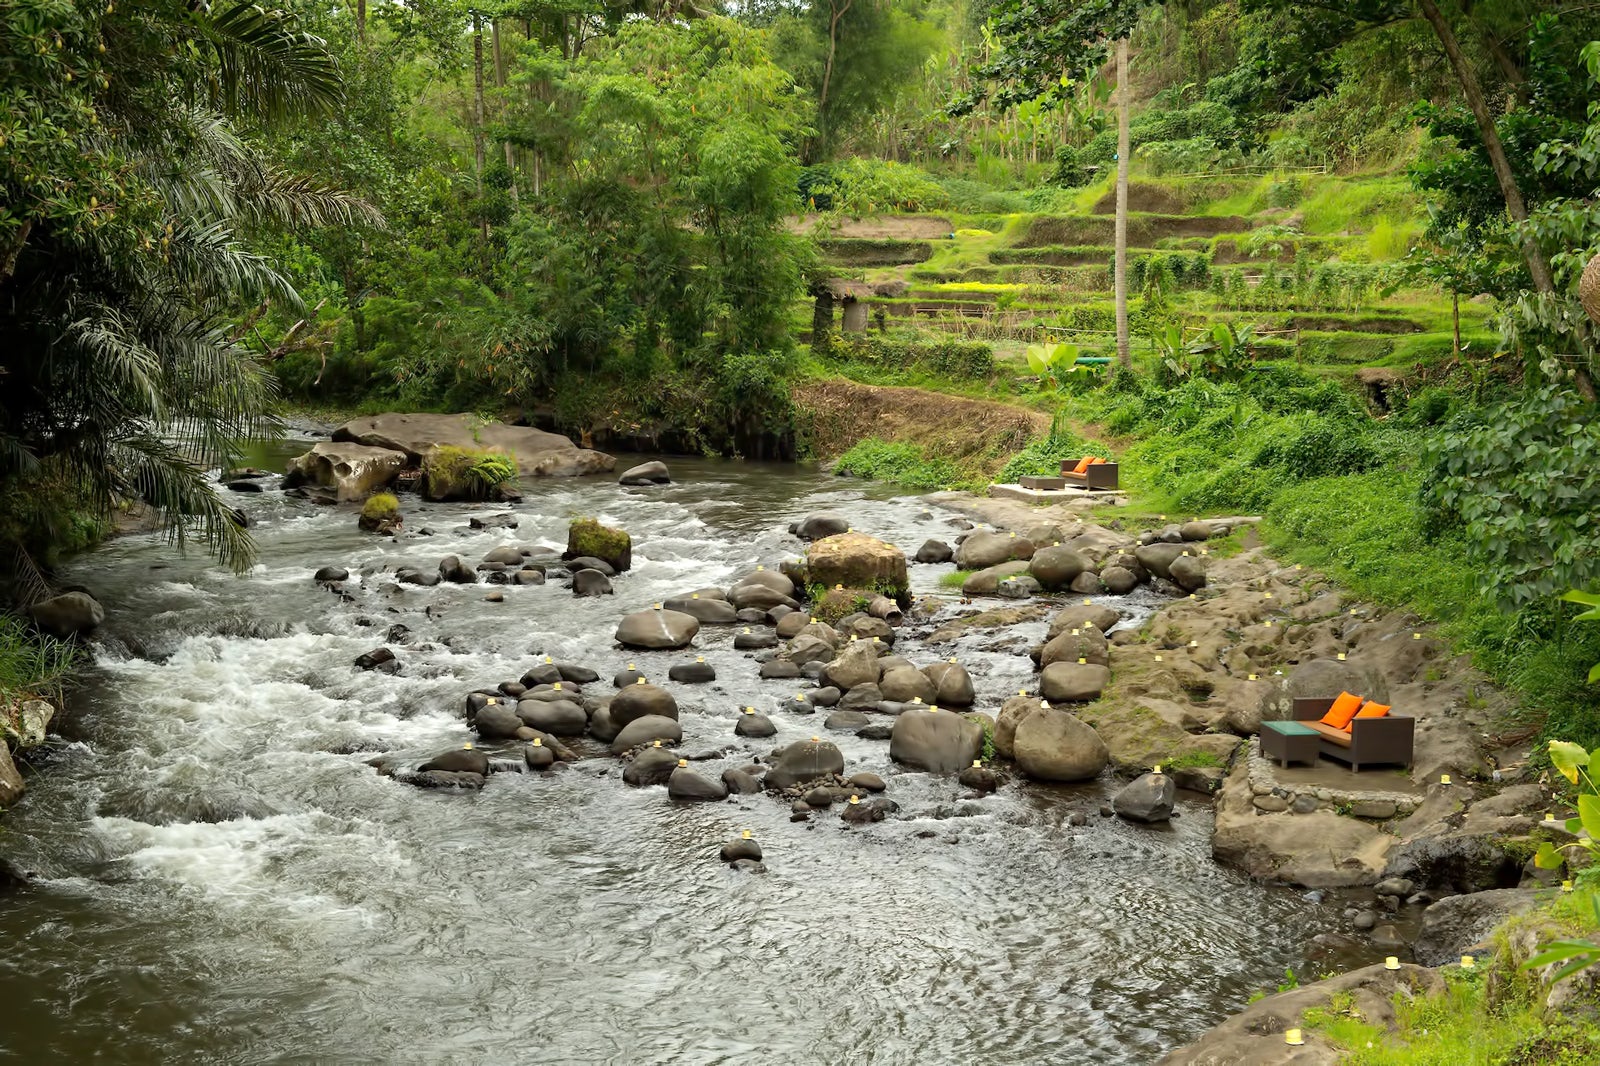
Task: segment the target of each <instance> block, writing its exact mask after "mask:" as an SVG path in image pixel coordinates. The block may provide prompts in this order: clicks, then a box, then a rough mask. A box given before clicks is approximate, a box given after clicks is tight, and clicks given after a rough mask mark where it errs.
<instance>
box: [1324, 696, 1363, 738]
mask: <svg viewBox="0 0 1600 1066" xmlns="http://www.w3.org/2000/svg"><path fill="white" fill-rule="evenodd" d="M1359 710H1361V697H1360V696H1352V695H1350V693H1348V692H1341V693H1339V698H1338V699H1336V700H1334V701H1333V706H1332V707H1329V708H1328V713H1327V714H1325V715H1323V716H1322V724H1323V725H1331V726H1333V728H1335V729H1349V728H1350V719H1352V718H1354V717H1355V716H1356V712H1357V711H1359Z"/></svg>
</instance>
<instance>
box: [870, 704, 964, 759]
mask: <svg viewBox="0 0 1600 1066" xmlns="http://www.w3.org/2000/svg"><path fill="white" fill-rule="evenodd" d="M982 750H983V726H981V725H979V724H978V723H977V722H974V721H972V720H971V719H968V718H963V717H962V716H961V715H959V714H956V713H955V712H954V711H945V710H934V709H933V708H931V707H930V708H927V709H925V710H924V709H908V710H906V711H905V712H904V713H902V714H900V715H899V716H897V717H896V718H895V720H894V731H893V732H892V733H891V734H890V735H889V758H891V759H893V760H895V761H896V762H899V763H904V764H905V765H907V766H911V767H915V768H916V769H918V770H927V771H929V772H930V773H935V774H953V773H958V772H960V771H961V769H962V768H964V767H967V766H971V765H972V762H973V760H974V759H976V758H977V757H978V753H979V752H980V751H982Z"/></svg>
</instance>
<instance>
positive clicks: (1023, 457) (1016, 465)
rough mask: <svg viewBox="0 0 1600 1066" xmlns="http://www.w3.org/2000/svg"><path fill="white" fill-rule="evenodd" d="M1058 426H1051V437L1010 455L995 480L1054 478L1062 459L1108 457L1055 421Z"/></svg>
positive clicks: (1059, 469) (1096, 447) (1103, 450)
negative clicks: (1092, 456)
mask: <svg viewBox="0 0 1600 1066" xmlns="http://www.w3.org/2000/svg"><path fill="white" fill-rule="evenodd" d="M1056 422H1057V423H1058V424H1055V425H1052V426H1051V427H1050V435H1049V436H1048V437H1045V438H1044V439H1042V440H1036V441H1034V442H1033V443H1031V444H1029V445H1028V446H1027V447H1026V448H1024V449H1022V450H1021V451H1020V452H1018V453H1017V454H1016V455H1013V456H1012V457H1011V458H1010V459H1009V460H1008V461H1007V462H1006V465H1005V466H1004V467H1002V468H1001V470H1000V473H999V474H998V475H997V476H996V478H995V480H996V481H999V482H1001V483H1002V484H1015V483H1016V482H1017V481H1019V480H1021V479H1022V478H1025V477H1055V476H1056V475H1057V474H1058V473H1060V471H1061V462H1062V460H1064V459H1070V460H1074V461H1076V460H1078V459H1082V458H1083V457H1084V456H1086V455H1098V456H1100V458H1102V459H1109V458H1111V456H1110V455H1109V454H1108V453H1107V451H1106V449H1105V448H1104V447H1103V446H1101V445H1093V444H1089V443H1088V442H1087V441H1085V440H1084V439H1083V438H1082V437H1080V436H1078V435H1077V434H1076V433H1074V432H1072V430H1071V429H1069V428H1067V426H1066V425H1065V424H1064V423H1062V422H1061V420H1060V419H1057V420H1056Z"/></svg>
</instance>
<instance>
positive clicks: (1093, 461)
mask: <svg viewBox="0 0 1600 1066" xmlns="http://www.w3.org/2000/svg"><path fill="white" fill-rule="evenodd" d="M1104 462H1105V460H1104V459H1102V458H1100V457H1099V456H1098V455H1097V456H1095V457H1094V458H1093V459H1090V460H1089V465H1090V466H1099V465H1100V464H1101V463H1104Z"/></svg>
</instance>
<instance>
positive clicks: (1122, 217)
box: [1115, 37, 1133, 370]
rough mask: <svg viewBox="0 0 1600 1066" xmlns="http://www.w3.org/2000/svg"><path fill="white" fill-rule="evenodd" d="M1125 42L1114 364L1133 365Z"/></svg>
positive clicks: (1120, 79)
mask: <svg viewBox="0 0 1600 1066" xmlns="http://www.w3.org/2000/svg"><path fill="white" fill-rule="evenodd" d="M1128 95H1129V94H1128V39H1127V38H1126V37H1123V38H1122V39H1120V40H1119V41H1117V231H1116V238H1117V254H1116V269H1115V273H1116V304H1117V364H1118V365H1119V366H1121V367H1122V368H1123V369H1125V370H1126V369H1128V368H1130V367H1132V365H1133V353H1132V351H1131V350H1130V346H1129V343H1128Z"/></svg>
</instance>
